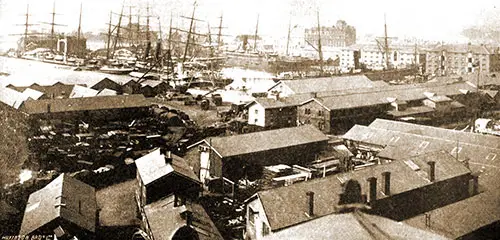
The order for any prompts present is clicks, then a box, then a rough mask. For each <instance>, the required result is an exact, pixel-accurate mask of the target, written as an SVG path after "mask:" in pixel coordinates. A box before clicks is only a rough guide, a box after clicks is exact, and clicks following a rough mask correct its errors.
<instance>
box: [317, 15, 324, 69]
mask: <svg viewBox="0 0 500 240" xmlns="http://www.w3.org/2000/svg"><path fill="white" fill-rule="evenodd" d="M317 16H318V52H319V67H320V71H321V74H323V51H322V50H321V25H320V23H319V10H318V11H317Z"/></svg>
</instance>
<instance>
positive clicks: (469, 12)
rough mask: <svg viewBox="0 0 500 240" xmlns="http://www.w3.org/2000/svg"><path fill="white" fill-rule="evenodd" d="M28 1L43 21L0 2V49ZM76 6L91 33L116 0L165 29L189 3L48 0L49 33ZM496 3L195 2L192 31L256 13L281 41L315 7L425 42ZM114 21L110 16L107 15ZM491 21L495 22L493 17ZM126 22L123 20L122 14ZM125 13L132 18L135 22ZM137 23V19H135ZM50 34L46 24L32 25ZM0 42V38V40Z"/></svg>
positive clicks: (238, 29) (325, 16) (443, 37)
mask: <svg viewBox="0 0 500 240" xmlns="http://www.w3.org/2000/svg"><path fill="white" fill-rule="evenodd" d="M28 3H29V6H30V15H31V16H30V19H31V20H30V22H31V23H39V22H51V14H50V13H51V12H52V6H53V3H54V0H0V48H1V46H2V44H3V45H5V44H6V42H7V43H8V42H12V39H16V38H17V37H14V36H9V34H20V33H23V32H24V26H16V24H23V23H24V22H25V16H23V15H24V14H25V13H26V6H27V4H28ZM80 3H82V7H83V12H82V30H83V31H84V32H88V31H91V32H99V31H103V30H105V29H107V25H106V23H107V22H108V21H109V14H110V11H114V12H117V13H119V12H120V11H121V6H122V4H123V3H124V5H125V9H124V13H125V14H128V13H129V10H130V8H129V7H128V6H134V7H133V8H132V13H133V14H137V12H138V11H139V12H140V14H142V15H145V14H146V5H147V4H148V3H149V5H150V6H151V10H150V11H151V13H150V14H151V15H155V16H159V21H158V19H156V18H153V19H152V20H151V25H152V28H153V29H158V28H159V27H158V25H159V23H160V24H161V25H162V31H163V32H164V33H166V32H167V31H168V25H169V21H170V16H171V14H172V16H173V25H174V26H179V27H181V28H187V27H188V23H189V22H188V20H186V19H183V18H181V17H180V16H190V15H191V14H192V10H193V3H194V1H193V0H149V1H148V0H85V1H82V0H55V6H56V13H58V14H60V15H56V16H55V22H56V23H59V24H64V25H67V26H60V27H56V31H60V32H73V31H76V29H77V27H78V18H79V12H80V10H79V9H80ZM497 5H498V7H499V8H500V1H498V0H477V1H465V0H413V1H406V0H377V1H374V0H198V1H197V8H196V13H195V17H196V18H198V19H200V20H203V22H198V23H197V25H196V29H197V31H199V32H207V31H208V24H210V27H211V28H212V29H211V31H217V29H214V28H215V27H218V26H219V20H220V19H219V18H218V17H220V16H221V14H222V15H223V26H224V27H225V28H224V29H223V34H226V35H229V36H236V35H238V34H253V33H254V32H255V28H256V23H257V18H259V28H258V29H259V35H262V36H264V37H273V38H279V37H281V38H285V37H286V35H287V31H288V24H289V21H291V23H292V26H293V25H298V27H297V28H295V29H294V30H293V31H292V38H300V37H301V36H303V33H304V28H307V27H313V26H316V25H317V16H316V12H317V11H318V10H319V15H320V22H321V25H325V26H331V25H333V24H335V22H336V21H337V20H339V19H343V20H345V21H346V22H347V23H348V24H349V25H352V26H354V27H356V29H357V34H358V36H364V35H373V36H383V34H384V15H385V16H386V21H387V26H388V35H389V36H393V37H416V38H419V39H426V40H433V41H464V38H463V37H462V36H461V34H460V32H461V31H462V29H463V28H465V27H469V26H473V25H477V24H482V23H484V22H488V21H490V19H491V18H495V17H496V18H499V17H498V16H500V9H497ZM113 18H114V20H113V22H115V23H116V22H117V21H118V20H117V18H118V17H117V15H114V16H113ZM497 20H498V19H497ZM124 21H125V22H126V23H128V17H126V18H125V19H124ZM136 21H137V20H136V18H135V17H134V18H133V22H136ZM141 22H143V23H145V19H142V21H141ZM32 28H37V29H40V28H45V31H47V32H48V31H50V26H49V25H43V24H41V25H39V26H33V27H32ZM1 42H3V43H1Z"/></svg>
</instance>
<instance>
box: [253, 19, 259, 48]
mask: <svg viewBox="0 0 500 240" xmlns="http://www.w3.org/2000/svg"><path fill="white" fill-rule="evenodd" d="M258 30H259V15H257V25H255V35H254V38H253V39H254V40H253V50H254V51H255V52H256V51H257V33H258Z"/></svg>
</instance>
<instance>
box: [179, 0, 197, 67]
mask: <svg viewBox="0 0 500 240" xmlns="http://www.w3.org/2000/svg"><path fill="white" fill-rule="evenodd" d="M195 11H196V1H194V4H193V13H192V14H191V23H190V24H189V31H188V35H187V39H186V47H185V48H184V56H183V57H182V64H183V65H184V62H186V55H187V51H188V48H189V40H190V38H191V31H192V30H193V23H194V12H195Z"/></svg>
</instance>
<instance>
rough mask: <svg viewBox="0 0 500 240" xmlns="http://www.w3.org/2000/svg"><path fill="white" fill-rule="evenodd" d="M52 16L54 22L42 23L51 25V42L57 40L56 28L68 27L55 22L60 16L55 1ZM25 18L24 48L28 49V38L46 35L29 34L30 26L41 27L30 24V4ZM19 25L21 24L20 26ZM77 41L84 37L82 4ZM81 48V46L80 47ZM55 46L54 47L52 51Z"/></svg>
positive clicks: (79, 50) (27, 6) (80, 50)
mask: <svg viewBox="0 0 500 240" xmlns="http://www.w3.org/2000/svg"><path fill="white" fill-rule="evenodd" d="M50 14H51V15H52V22H40V23H42V24H47V25H50V26H51V28H50V35H49V37H50V39H51V40H55V39H56V31H55V26H67V25H65V24H59V23H56V22H55V20H56V15H59V14H58V13H56V2H55V1H54V2H53V5H52V12H51V13H50ZM24 16H25V23H24V24H21V25H22V26H24V27H25V28H24V34H22V35H23V36H24V44H23V47H24V48H25V49H26V45H27V44H28V37H29V36H40V35H45V34H43V33H30V32H29V27H30V26H34V25H39V24H35V23H31V22H30V16H31V15H30V7H29V4H27V5H26V14H25V15H24ZM18 25H19V24H18ZM11 35H20V34H11ZM76 35H77V41H78V42H80V40H81V35H82V3H80V15H79V20H78V29H77V33H76ZM78 46H80V45H78ZM53 48H54V46H52V50H54V49H53ZM78 52H79V53H81V52H82V49H78Z"/></svg>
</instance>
